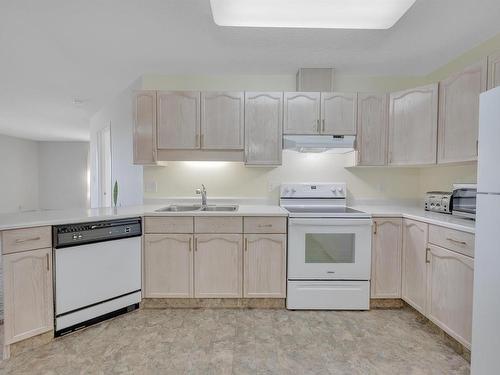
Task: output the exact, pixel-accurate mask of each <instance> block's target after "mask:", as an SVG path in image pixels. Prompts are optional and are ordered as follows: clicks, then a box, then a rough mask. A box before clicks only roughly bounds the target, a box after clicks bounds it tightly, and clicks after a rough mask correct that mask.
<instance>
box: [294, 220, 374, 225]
mask: <svg viewBox="0 0 500 375" xmlns="http://www.w3.org/2000/svg"><path fill="white" fill-rule="evenodd" d="M288 224H289V225H291V226H295V225H297V226H300V225H307V226H315V227H327V226H333V225H334V226H363V225H372V224H373V222H372V219H348V218H341V219H340V218H339V219H325V218H317V219H296V218H292V219H289V220H288Z"/></svg>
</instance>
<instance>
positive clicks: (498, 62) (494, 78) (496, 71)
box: [488, 51, 500, 90]
mask: <svg viewBox="0 0 500 375" xmlns="http://www.w3.org/2000/svg"><path fill="white" fill-rule="evenodd" d="M498 86H500V51H498V52H496V53H494V54H492V55H490V56H488V90H489V89H493V88H495V87H498Z"/></svg>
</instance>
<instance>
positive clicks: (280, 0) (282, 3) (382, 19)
mask: <svg viewBox="0 0 500 375" xmlns="http://www.w3.org/2000/svg"><path fill="white" fill-rule="evenodd" d="M415 1H416V0H210V5H211V6H212V15H213V17H214V21H215V23H216V24H217V25H219V26H246V27H291V28H319V29H389V28H390V27H392V26H393V25H394V24H395V23H396V22H397V21H398V20H399V19H400V18H401V17H402V16H403V14H405V13H406V11H407V10H408V9H410V7H411V6H412V5H413V4H414V3H415Z"/></svg>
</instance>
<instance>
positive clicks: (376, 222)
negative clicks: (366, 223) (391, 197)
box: [371, 218, 402, 298]
mask: <svg viewBox="0 0 500 375" xmlns="http://www.w3.org/2000/svg"><path fill="white" fill-rule="evenodd" d="M372 238H373V239H372V278H371V298H401V245H402V219H400V218H374V219H373V237H372Z"/></svg>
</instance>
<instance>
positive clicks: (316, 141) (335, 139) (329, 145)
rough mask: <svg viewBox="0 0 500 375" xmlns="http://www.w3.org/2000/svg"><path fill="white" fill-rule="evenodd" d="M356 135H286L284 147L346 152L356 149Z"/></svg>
mask: <svg viewBox="0 0 500 375" xmlns="http://www.w3.org/2000/svg"><path fill="white" fill-rule="evenodd" d="M355 142H356V137H355V136H354V135H285V136H283V148H284V149H285V150H294V151H298V152H329V153H335V154H346V153H348V152H352V151H354V147H355Z"/></svg>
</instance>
